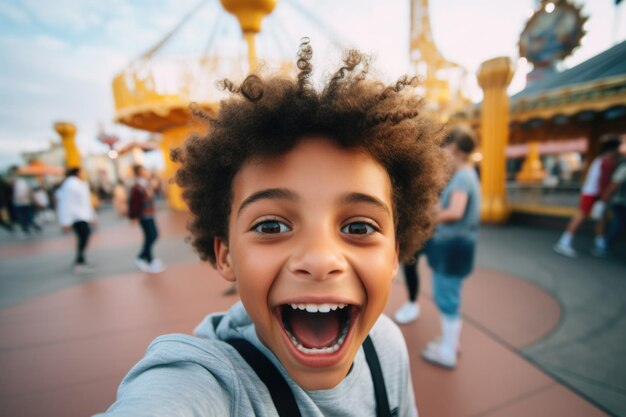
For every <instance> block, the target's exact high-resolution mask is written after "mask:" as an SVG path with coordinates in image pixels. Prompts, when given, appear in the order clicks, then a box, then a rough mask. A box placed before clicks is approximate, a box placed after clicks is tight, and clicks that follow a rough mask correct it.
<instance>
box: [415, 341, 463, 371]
mask: <svg viewBox="0 0 626 417" xmlns="http://www.w3.org/2000/svg"><path fill="white" fill-rule="evenodd" d="M422 357H423V358H424V359H426V360H427V361H428V362H430V363H432V364H434V365H438V366H443V367H444V368H455V367H456V357H457V355H456V352H454V351H452V350H450V349H446V348H445V347H444V346H443V344H442V343H441V341H440V340H434V341H432V342H429V343H428V344H427V345H426V347H425V348H424V350H422Z"/></svg>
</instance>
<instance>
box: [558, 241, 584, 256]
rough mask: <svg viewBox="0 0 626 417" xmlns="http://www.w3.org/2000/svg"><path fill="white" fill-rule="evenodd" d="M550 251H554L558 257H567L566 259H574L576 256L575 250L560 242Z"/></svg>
mask: <svg viewBox="0 0 626 417" xmlns="http://www.w3.org/2000/svg"><path fill="white" fill-rule="evenodd" d="M552 249H554V251H555V252H556V253H558V254H559V255H563V256H567V257H568V258H576V257H577V256H578V253H577V252H576V249H574V248H572V247H571V246H570V245H565V244H563V243H561V242H559V243H557V244H556V245H554V247H553V248H552Z"/></svg>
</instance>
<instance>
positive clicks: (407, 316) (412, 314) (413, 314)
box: [393, 301, 420, 324]
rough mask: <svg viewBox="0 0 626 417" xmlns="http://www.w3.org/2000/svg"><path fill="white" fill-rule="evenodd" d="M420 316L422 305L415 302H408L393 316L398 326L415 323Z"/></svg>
mask: <svg viewBox="0 0 626 417" xmlns="http://www.w3.org/2000/svg"><path fill="white" fill-rule="evenodd" d="M419 316H420V305H419V304H418V303H417V302H414V301H407V302H406V303H404V305H403V306H402V307H400V309H399V310H398V311H396V314H394V315H393V319H394V320H395V321H396V323H398V324H408V323H411V322H412V321H415V320H417V319H418V318H419Z"/></svg>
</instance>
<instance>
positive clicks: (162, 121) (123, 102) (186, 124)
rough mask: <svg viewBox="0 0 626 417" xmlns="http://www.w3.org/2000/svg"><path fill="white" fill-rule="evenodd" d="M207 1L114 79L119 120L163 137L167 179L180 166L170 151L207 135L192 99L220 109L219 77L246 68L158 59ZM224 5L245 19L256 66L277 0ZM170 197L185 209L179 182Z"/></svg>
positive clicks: (235, 62)
mask: <svg viewBox="0 0 626 417" xmlns="http://www.w3.org/2000/svg"><path fill="white" fill-rule="evenodd" d="M205 3H206V1H204V0H203V1H201V2H200V3H198V5H197V6H196V7H195V8H194V9H192V10H191V11H190V12H189V13H188V14H187V15H186V16H185V17H184V18H183V19H182V20H181V21H180V23H179V24H178V25H177V26H176V27H175V28H174V29H173V30H172V31H171V32H170V33H168V34H167V35H166V36H165V37H164V38H163V39H162V40H161V41H160V42H159V43H157V44H156V45H155V46H154V47H153V48H151V49H150V50H148V51H147V52H146V53H145V54H143V55H142V56H141V57H140V58H139V59H137V60H135V61H134V62H132V63H131V64H130V65H129V67H128V68H126V69H124V70H123V71H122V72H121V73H119V74H118V75H117V76H115V78H114V79H113V97H114V101H115V110H116V115H115V119H116V121H117V122H119V123H122V124H124V125H127V126H129V127H132V128H136V129H140V130H144V131H148V132H154V133H158V134H160V135H161V137H162V139H161V149H162V151H163V154H164V160H165V169H164V173H163V179H164V180H166V181H168V180H170V179H171V178H173V176H174V174H175V172H176V166H175V164H174V163H173V162H172V161H171V160H170V158H169V152H170V150H171V149H173V148H175V147H177V146H179V145H180V144H181V143H182V142H183V141H184V140H185V139H186V138H187V137H188V136H189V135H190V134H191V133H192V132H200V133H201V132H202V131H203V129H205V128H204V126H203V125H202V124H200V123H198V121H197V120H195V119H194V117H193V115H192V114H191V111H190V109H189V105H190V103H191V102H195V103H196V104H197V105H198V106H199V108H201V109H202V110H204V111H205V112H207V113H209V114H211V113H212V112H215V111H217V108H218V103H219V100H220V98H221V95H220V93H219V92H218V91H217V90H216V89H214V88H212V87H213V84H214V82H215V80H216V79H218V78H219V77H220V76H221V77H222V78H223V77H225V76H228V77H234V78H236V77H237V76H238V75H241V74H243V73H244V71H245V70H246V68H243V67H242V65H241V64H240V58H239V57H237V56H235V57H234V58H233V57H224V56H217V55H210V54H205V55H203V56H202V57H201V58H200V59H199V60H198V61H188V60H187V61H180V60H179V61H177V62H160V61H158V60H156V59H153V58H154V56H155V54H156V53H157V52H158V51H159V50H160V49H161V48H162V47H163V46H164V45H165V44H166V43H167V42H168V41H169V40H170V38H172V36H174V34H175V33H176V32H177V31H178V30H179V29H180V28H181V27H182V26H183V25H185V23H186V22H187V21H188V20H189V19H190V18H191V17H192V16H193V15H194V14H195V13H197V12H198V10H199V9H200V8H201V7H203V6H205ZM221 3H222V5H223V7H224V9H226V10H227V11H229V12H230V13H232V14H234V15H235V16H236V17H237V19H238V21H239V23H240V26H241V30H242V33H243V38H244V39H245V41H246V43H247V49H248V54H247V55H248V61H247V65H248V68H247V69H252V70H254V69H255V68H256V52H255V36H256V34H257V33H258V32H259V31H260V30H261V22H262V20H263V18H264V17H265V16H266V15H267V14H269V13H271V12H272V10H273V9H274V7H275V5H276V0H222V1H221ZM209 46H210V45H209ZM207 49H208V47H207ZM167 198H168V202H169V204H170V206H171V207H173V208H175V209H181V210H182V209H185V204H184V202H183V201H182V198H181V194H180V190H179V189H178V187H177V186H176V184H173V183H172V184H170V185H169V187H168V191H167Z"/></svg>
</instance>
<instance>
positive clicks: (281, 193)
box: [237, 188, 298, 217]
mask: <svg viewBox="0 0 626 417" xmlns="http://www.w3.org/2000/svg"><path fill="white" fill-rule="evenodd" d="M267 199H269V200H276V199H278V200H291V201H295V200H297V199H298V196H297V195H296V193H294V192H293V191H290V190H287V189H285V188H268V189H266V190H261V191H257V192H256V193H254V194H252V195H251V196H250V197H248V198H246V199H245V200H243V202H242V203H241V205H240V206H239V209H238V210H237V217H239V215H240V214H241V212H242V211H243V209H244V208H246V207H247V206H249V205H250V204H252V203H254V202H255V201H258V200H267Z"/></svg>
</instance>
